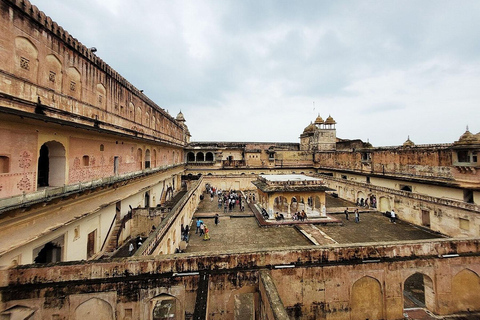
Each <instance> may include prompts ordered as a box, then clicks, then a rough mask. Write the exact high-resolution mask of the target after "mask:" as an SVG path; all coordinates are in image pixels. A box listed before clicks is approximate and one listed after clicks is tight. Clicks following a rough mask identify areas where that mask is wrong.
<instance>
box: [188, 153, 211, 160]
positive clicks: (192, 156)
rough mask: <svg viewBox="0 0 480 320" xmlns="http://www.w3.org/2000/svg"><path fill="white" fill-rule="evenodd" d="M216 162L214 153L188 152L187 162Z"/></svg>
mask: <svg viewBox="0 0 480 320" xmlns="http://www.w3.org/2000/svg"><path fill="white" fill-rule="evenodd" d="M213 161H215V155H214V153H213V152H205V153H204V152H202V151H199V152H192V151H190V152H188V153H187V162H213Z"/></svg>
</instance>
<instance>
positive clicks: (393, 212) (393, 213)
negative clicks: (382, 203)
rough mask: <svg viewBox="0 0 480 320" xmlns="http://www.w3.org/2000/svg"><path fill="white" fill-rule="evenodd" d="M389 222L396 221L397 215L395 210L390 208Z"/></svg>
mask: <svg viewBox="0 0 480 320" xmlns="http://www.w3.org/2000/svg"><path fill="white" fill-rule="evenodd" d="M390 222H391V223H395V224H396V223H397V215H396V214H395V210H393V209H392V211H391V212H390Z"/></svg>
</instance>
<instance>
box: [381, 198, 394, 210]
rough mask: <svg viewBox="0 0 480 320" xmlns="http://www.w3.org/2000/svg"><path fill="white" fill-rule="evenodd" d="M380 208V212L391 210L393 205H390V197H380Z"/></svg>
mask: <svg viewBox="0 0 480 320" xmlns="http://www.w3.org/2000/svg"><path fill="white" fill-rule="evenodd" d="M378 210H379V211H380V212H385V211H390V210H392V207H391V205H390V199H389V198H387V197H380V199H379V206H378Z"/></svg>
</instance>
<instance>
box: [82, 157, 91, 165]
mask: <svg viewBox="0 0 480 320" xmlns="http://www.w3.org/2000/svg"><path fill="white" fill-rule="evenodd" d="M89 164H90V157H89V156H83V166H84V167H88V165H89Z"/></svg>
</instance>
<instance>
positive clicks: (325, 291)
mask: <svg viewBox="0 0 480 320" xmlns="http://www.w3.org/2000/svg"><path fill="white" fill-rule="evenodd" d="M479 244H480V243H479V240H478V239H466V240H459V239H457V240H450V239H449V240H435V241H412V242H403V243H402V242H399V243H381V244H375V245H361V244H359V245H352V246H331V247H328V248H318V247H311V248H291V249H286V250H278V249H277V250H266V251H258V252H238V253H235V254H229V253H224V254H216V255H210V254H206V255H205V254H202V255H194V254H180V255H175V256H168V255H163V256H161V257H160V256H159V257H155V258H153V257H148V258H147V257H145V258H130V259H121V260H106V261H97V262H95V263H69V264H56V265H49V266H23V267H18V268H14V269H9V270H2V271H0V292H1V298H2V299H1V301H2V302H1V305H0V309H1V310H13V309H15V308H17V309H18V308H19V307H20V306H22V307H23V308H28V309H31V310H32V311H33V312H34V317H33V318H32V319H45V318H46V317H52V316H53V315H57V316H58V317H60V318H72V316H73V315H76V314H77V315H78V314H80V313H81V312H84V310H83V309H82V308H80V309H79V307H80V306H81V305H82V304H83V303H88V301H90V300H92V299H98V300H94V302H95V303H93V304H91V307H92V308H94V309H93V310H95V309H96V308H98V310H99V311H100V312H105V313H107V315H108V313H109V312H112V313H115V314H117V315H119V316H120V319H126V316H125V315H127V314H128V315H131V318H132V319H150V315H151V312H152V311H153V305H154V304H155V303H156V302H157V301H161V300H162V299H163V300H165V299H167V300H168V299H170V300H172V301H175V302H176V309H175V310H176V315H177V317H178V318H179V319H184V317H185V315H187V316H188V315H191V314H192V313H193V310H194V305H195V299H196V289H197V286H198V272H200V273H203V272H206V273H208V274H209V276H210V282H209V298H208V301H209V305H208V310H209V311H208V312H209V317H208V318H209V319H234V317H233V315H234V314H235V309H236V308H238V307H239V305H238V304H237V305H236V303H235V300H236V297H237V298H238V297H240V296H241V295H243V294H253V296H256V297H259V292H260V289H259V277H260V276H259V273H258V272H259V271H261V270H270V272H271V277H272V279H273V280H274V282H275V287H276V288H277V291H278V294H279V296H280V298H281V301H282V303H283V304H284V306H285V310H286V311H287V313H288V314H289V316H290V317H291V318H297V319H365V318H369V319H380V318H386V319H403V307H404V305H403V304H404V302H403V290H404V283H405V281H406V280H407V279H408V278H409V277H410V276H412V275H414V274H416V273H419V274H421V275H423V277H424V279H425V283H426V287H427V289H426V293H425V296H426V303H427V306H428V308H429V310H431V311H432V312H434V313H436V314H440V315H442V314H451V313H455V312H460V311H466V310H467V309H468V310H471V311H480V302H479V301H480V290H478V289H480V281H479V279H480V278H479V276H478V275H479V274H480V260H479ZM286 266H290V267H288V268H287V267H286ZM428 288H433V290H431V291H428ZM256 299H257V298H255V297H252V299H251V300H250V301H254V305H255V307H254V308H255V312H260V313H261V312H262V308H265V306H263V307H262V303H263V302H262V301H258V300H256ZM255 301H258V303H257V302H255ZM265 305H267V304H265ZM273 307H274V306H271V308H273ZM17 311H18V310H17ZM106 319H113V317H112V318H108V317H107V318H106Z"/></svg>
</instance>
